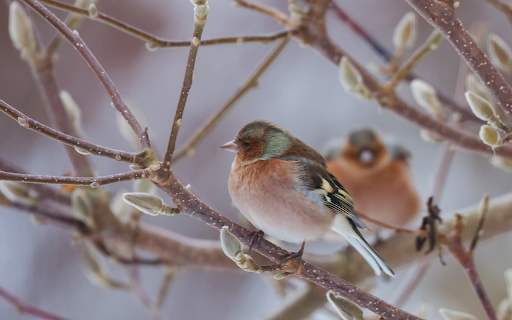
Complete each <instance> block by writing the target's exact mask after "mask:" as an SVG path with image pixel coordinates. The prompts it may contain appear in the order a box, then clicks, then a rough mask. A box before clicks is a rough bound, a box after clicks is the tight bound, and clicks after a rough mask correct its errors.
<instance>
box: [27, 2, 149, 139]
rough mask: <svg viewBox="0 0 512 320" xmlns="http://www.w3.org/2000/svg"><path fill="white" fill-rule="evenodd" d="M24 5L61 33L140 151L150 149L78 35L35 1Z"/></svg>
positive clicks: (111, 83)
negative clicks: (133, 133)
mask: <svg viewBox="0 0 512 320" xmlns="http://www.w3.org/2000/svg"><path fill="white" fill-rule="evenodd" d="M21 1H22V2H24V3H26V4H27V5H28V6H29V7H31V8H32V9H34V11H36V12H37V13H38V14H39V15H40V16H41V17H42V18H43V19H45V20H46V21H48V22H49V23H50V24H51V25H52V26H53V27H54V28H55V29H56V30H57V31H58V32H59V33H61V34H62V35H63V36H64V38H66V40H68V42H69V43H70V44H71V45H72V46H73V48H75V49H76V50H77V51H78V52H79V53H80V55H81V56H82V57H83V59H84V60H85V61H86V62H87V64H88V65H89V67H90V68H91V70H92V71H93V72H94V74H95V75H96V76H97V77H98V79H99V80H100V82H101V84H102V85H103V87H104V88H105V90H106V91H107V92H108V94H109V96H110V98H111V100H112V103H113V106H114V108H116V110H117V111H118V112H119V113H120V114H121V115H122V116H123V118H124V119H125V120H126V121H127V122H128V124H129V125H130V126H131V127H132V129H133V131H134V132H135V134H136V135H137V137H138V138H139V143H140V145H141V148H142V149H150V148H151V143H150V142H149V137H148V133H147V131H146V130H145V129H144V128H142V126H141V125H140V123H139V122H138V121H137V119H136V118H135V116H134V115H133V114H132V112H131V111H130V110H129V109H128V107H127V106H126V104H125V103H124V101H123V99H122V98H121V95H120V94H119V92H118V91H117V88H116V86H115V85H114V83H113V82H112V80H111V79H110V77H109V76H108V74H107V73H106V72H105V69H103V67H102V66H101V64H100V63H99V62H98V60H97V59H96V57H95V56H94V54H93V53H92V52H91V50H89V48H88V47H87V45H86V44H85V42H84V41H83V40H82V38H81V37H80V36H79V35H78V33H75V32H73V31H72V30H71V29H69V28H68V26H66V24H65V23H64V22H62V21H61V20H60V19H59V18H57V17H56V16H55V15H54V14H53V13H52V12H51V11H50V10H48V9H47V8H46V7H44V6H43V5H42V4H41V3H39V2H38V1H37V0H21Z"/></svg>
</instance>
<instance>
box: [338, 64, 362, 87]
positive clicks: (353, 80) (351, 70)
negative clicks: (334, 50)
mask: <svg viewBox="0 0 512 320" xmlns="http://www.w3.org/2000/svg"><path fill="white" fill-rule="evenodd" d="M339 71H340V82H341V85H342V86H343V88H345V90H346V91H348V92H355V91H357V89H358V87H359V85H360V83H361V82H362V78H361V74H360V73H359V70H357V69H356V67H354V65H353V64H352V63H351V62H350V61H349V60H348V59H347V58H345V57H343V58H341V62H340V69H339Z"/></svg>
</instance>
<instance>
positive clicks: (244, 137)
mask: <svg viewBox="0 0 512 320" xmlns="http://www.w3.org/2000/svg"><path fill="white" fill-rule="evenodd" d="M294 142H295V137H294V136H293V135H292V134H291V133H289V132H288V131H286V130H285V129H283V128H281V127H279V126H278V125H276V124H274V123H272V122H268V121H264V120H256V121H252V122H249V123H248V124H246V125H245V126H244V127H243V128H242V130H240V132H238V134H237V136H236V138H235V140H232V141H230V142H228V143H226V144H224V145H222V146H221V147H220V148H221V149H224V150H227V151H231V152H235V153H237V160H238V161H240V162H242V163H246V162H250V161H255V160H269V159H275V158H279V157H281V156H282V155H284V154H285V153H286V152H287V151H288V150H289V149H290V147H291V146H292V145H293V144H294Z"/></svg>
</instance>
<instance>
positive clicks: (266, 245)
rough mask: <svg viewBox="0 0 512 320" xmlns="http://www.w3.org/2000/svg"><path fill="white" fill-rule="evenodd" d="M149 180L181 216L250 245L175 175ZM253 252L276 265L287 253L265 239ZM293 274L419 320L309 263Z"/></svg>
mask: <svg viewBox="0 0 512 320" xmlns="http://www.w3.org/2000/svg"><path fill="white" fill-rule="evenodd" d="M162 175H163V174H162ZM152 181H153V182H154V183H155V184H156V185H157V186H158V187H159V188H160V189H162V190H163V191H165V192H166V193H167V194H168V195H169V196H171V198H172V199H173V202H174V203H175V204H176V205H177V206H178V208H179V209H180V211H181V212H182V213H184V214H187V215H190V216H192V217H193V218H196V219H198V220H201V221H203V222H204V223H206V224H207V225H209V226H210V227H213V228H215V229H217V230H219V231H220V230H221V229H222V227H223V226H228V227H229V230H230V231H231V232H232V233H233V234H234V235H235V236H236V237H237V238H238V239H240V241H241V242H242V243H243V244H245V245H246V246H249V245H250V243H251V240H252V233H251V232H250V231H249V230H247V229H245V228H243V227H241V226H239V225H238V224H236V223H234V222H233V221H231V220H229V219H227V218H226V217H224V216H222V215H220V214H219V213H218V212H216V211H214V210H212V209H211V208H210V207H209V206H207V205H206V204H205V203H203V202H202V201H201V200H199V199H198V198H197V197H196V196H195V195H193V194H192V193H191V192H190V191H189V190H187V188H186V187H185V186H184V185H183V184H182V183H181V182H180V181H179V180H178V179H177V178H176V177H175V176H174V175H171V177H170V178H169V179H168V180H166V181H159V180H158V177H157V176H155V177H154V180H152ZM253 250H254V251H257V252H258V253H260V254H261V255H263V256H265V257H267V258H269V259H270V260H272V261H274V262H277V263H279V262H281V261H282V259H283V257H285V256H287V255H289V254H290V253H289V252H288V251H286V250H283V249H281V248H279V247H277V246H276V245H274V244H272V243H271V242H269V241H266V240H262V241H261V243H260V244H259V246H258V247H257V248H253ZM295 275H296V276H297V277H299V278H302V279H305V280H308V281H310V282H312V283H315V284H317V285H319V286H321V287H323V288H324V289H327V290H332V291H335V292H336V293H338V294H339V295H341V296H343V297H345V298H347V299H349V300H350V301H352V302H354V303H356V304H358V305H360V306H362V307H364V308H366V309H368V310H370V311H372V312H374V313H376V314H378V315H380V316H382V317H383V318H385V319H419V318H417V317H415V316H413V315H410V314H408V313H406V312H405V311H403V310H400V309H397V308H395V307H393V306H392V305H389V304H387V303H386V302H385V301H383V300H381V299H379V298H377V297H375V296H373V295H371V294H369V293H366V292H364V291H363V290H361V289H359V288H358V287H356V286H354V285H353V284H351V283H349V282H347V281H345V280H343V279H341V278H339V277H337V276H335V275H334V274H332V273H329V272H327V271H325V270H323V269H321V268H319V267H317V266H315V265H312V264H310V263H307V262H303V263H302V267H300V268H298V270H297V272H296V273H295Z"/></svg>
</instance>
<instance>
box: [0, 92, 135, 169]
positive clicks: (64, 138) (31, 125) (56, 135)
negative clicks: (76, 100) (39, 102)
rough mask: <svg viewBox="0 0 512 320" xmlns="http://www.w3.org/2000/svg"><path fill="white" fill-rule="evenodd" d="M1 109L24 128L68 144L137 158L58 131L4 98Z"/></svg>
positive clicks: (100, 153) (107, 154)
mask: <svg viewBox="0 0 512 320" xmlns="http://www.w3.org/2000/svg"><path fill="white" fill-rule="evenodd" d="M0 111H1V112H3V113H5V114H6V115H8V116H9V117H10V118H12V119H13V120H15V121H18V123H19V124H20V125H23V127H24V128H26V129H29V130H32V131H34V132H37V133H40V134H42V135H45V136H47V137H49V138H51V139H53V140H57V141H59V142H61V143H64V144H66V145H68V146H72V147H77V148H80V149H83V150H85V151H87V152H89V153H91V154H95V155H98V156H103V157H107V158H112V159H115V160H117V161H125V162H129V163H134V161H135V158H136V155H135V154H132V153H128V152H124V151H119V150H115V149H110V148H107V147H102V146H99V145H96V144H93V143H89V142H87V141H84V140H82V139H78V138H75V137H72V136H70V135H67V134H64V133H62V132H60V131H57V130H55V129H52V128H50V127H47V126H45V125H44V124H41V123H39V122H37V121H35V120H34V119H32V118H29V117H28V116H26V115H24V114H23V113H21V112H19V111H18V110H16V109H15V108H13V107H11V106H10V105H8V104H7V103H5V102H4V101H3V100H0ZM75 152H76V151H75Z"/></svg>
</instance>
